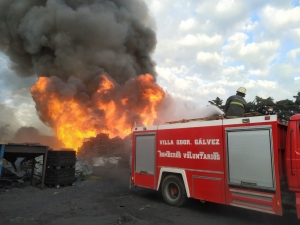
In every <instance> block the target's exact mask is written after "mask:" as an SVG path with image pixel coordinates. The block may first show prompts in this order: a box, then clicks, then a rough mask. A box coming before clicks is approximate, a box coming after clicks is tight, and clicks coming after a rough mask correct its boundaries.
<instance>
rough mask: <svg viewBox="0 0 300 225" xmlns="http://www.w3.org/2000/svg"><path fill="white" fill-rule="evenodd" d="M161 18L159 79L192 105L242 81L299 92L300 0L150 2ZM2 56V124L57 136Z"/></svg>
mask: <svg viewBox="0 0 300 225" xmlns="http://www.w3.org/2000/svg"><path fill="white" fill-rule="evenodd" d="M145 2H146V4H147V5H148V7H149V11H150V14H151V16H152V18H153V21H154V23H155V29H156V35H157V45H156V49H155V51H154V53H153V56H152V58H153V59H154V61H155V62H156V70H157V73H158V78H157V82H158V84H159V85H160V86H161V87H163V89H164V90H165V91H166V92H167V93H168V94H170V95H172V96H174V97H175V98H176V99H181V100H182V101H184V102H186V104H187V105H191V106H197V107H205V106H206V105H208V101H209V100H213V99H215V98H216V97H219V98H221V99H222V100H223V101H224V102H225V101H226V99H227V98H228V97H229V96H230V95H233V94H235V92H236V90H237V89H238V88H239V87H241V86H243V87H245V88H246V89H247V95H246V97H245V99H246V101H248V102H249V101H253V100H254V98H255V96H260V97H263V98H267V97H269V96H271V97H273V98H274V100H275V101H279V100H283V99H290V100H294V98H293V96H294V95H296V94H297V92H298V91H300V66H299V65H300V1H299V0H269V1H267V0H251V1H246V0H211V1H204V0H194V1H187V0H160V1H159V0H145ZM36 80H37V78H36V77H34V76H32V77H28V78H20V77H18V76H17V74H15V72H14V71H12V70H11V69H10V61H9V59H8V58H7V57H6V56H5V55H4V54H3V53H0V108H1V109H2V111H3V110H5V112H6V113H5V116H1V119H0V122H1V123H4V122H7V121H9V122H10V123H11V124H13V126H15V127H17V126H20V125H21V126H35V127H37V128H38V129H40V130H43V132H44V133H51V129H49V128H46V126H45V125H43V124H42V123H41V122H40V121H39V119H38V116H37V115H36V111H35V104H34V102H33V100H32V98H31V94H30V92H29V87H30V86H31V85H33V84H34V83H35V81H36Z"/></svg>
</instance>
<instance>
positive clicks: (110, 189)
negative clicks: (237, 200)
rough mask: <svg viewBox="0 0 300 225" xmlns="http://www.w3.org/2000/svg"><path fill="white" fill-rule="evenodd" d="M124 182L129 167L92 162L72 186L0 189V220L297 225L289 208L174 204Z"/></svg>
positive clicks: (59, 222)
mask: <svg viewBox="0 0 300 225" xmlns="http://www.w3.org/2000/svg"><path fill="white" fill-rule="evenodd" d="M128 186H129V168H110V169H108V168H101V167H94V172H93V176H91V177H89V178H88V179H87V180H84V181H79V182H76V185H75V186H67V187H62V188H54V187H52V188H50V187H46V188H44V189H39V188H37V187H35V186H30V185H28V184H24V185H21V187H14V188H9V189H0V224H1V225H2V224H56V225H60V224H62V225H69V224H70V225H71V224H72V225H77V224H141V225H142V224H143V225H148V224H218V225H220V224H228V225H229V224H230V225H232V224H275V225H276V224H289V225H292V224H299V221H298V220H297V219H296V213H295V212H294V211H289V212H288V213H286V214H285V215H284V216H283V217H279V216H274V215H269V214H265V213H260V212H255V211H250V210H245V209H240V208H235V207H231V206H224V205H218V204H213V203H205V204H203V203H201V202H200V201H196V200H190V201H189V202H188V204H187V205H186V206H185V207H183V208H175V207H171V206H168V205H166V204H165V203H164V202H163V198H162V196H161V193H160V192H156V191H153V190H148V189H144V188H132V189H129V188H128Z"/></svg>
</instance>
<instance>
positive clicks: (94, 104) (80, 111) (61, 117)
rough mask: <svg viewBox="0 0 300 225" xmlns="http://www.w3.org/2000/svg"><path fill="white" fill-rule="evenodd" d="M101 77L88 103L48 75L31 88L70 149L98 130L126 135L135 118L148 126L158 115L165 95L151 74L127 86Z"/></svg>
mask: <svg viewBox="0 0 300 225" xmlns="http://www.w3.org/2000/svg"><path fill="white" fill-rule="evenodd" d="M100 78H101V82H100V84H99V86H98V89H97V91H96V92H95V93H94V94H92V95H91V96H90V99H89V101H87V102H82V101H79V100H78V99H77V98H76V96H72V97H71V98H64V97H63V96H61V94H60V93H59V91H57V88H56V87H55V84H54V82H53V81H52V80H51V79H50V78H47V77H40V78H39V79H38V81H37V82H36V83H35V84H34V85H33V86H32V87H31V90H30V91H31V94H32V96H33V99H34V101H35V102H36V108H37V111H38V115H39V117H40V119H41V120H42V121H43V122H44V123H45V124H47V125H49V126H50V127H52V128H53V129H54V130H55V132H56V135H57V137H58V139H60V140H61V141H62V142H63V143H64V145H65V147H67V148H74V149H76V150H78V148H79V147H80V146H81V145H82V143H83V141H84V139H85V138H89V137H95V136H96V135H97V134H99V133H108V134H109V135H110V137H115V136H120V137H121V138H124V137H125V136H127V135H129V134H130V133H131V129H132V123H133V122H134V121H136V122H137V123H138V124H139V125H145V126H146V125H152V124H153V122H154V120H155V119H156V118H157V107H158V105H159V104H160V103H161V101H162V100H163V98H164V97H165V95H166V94H165V92H164V91H163V89H162V88H161V87H160V86H159V85H158V84H157V83H156V82H155V80H154V78H153V77H152V76H151V75H149V74H146V75H141V76H138V77H136V78H133V79H131V80H129V81H127V82H126V83H125V85H124V86H120V85H118V84H116V83H115V82H114V81H113V80H110V79H109V78H108V77H107V76H105V75H101V76H100Z"/></svg>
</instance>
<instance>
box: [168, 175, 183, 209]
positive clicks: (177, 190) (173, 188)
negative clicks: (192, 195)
mask: <svg viewBox="0 0 300 225" xmlns="http://www.w3.org/2000/svg"><path fill="white" fill-rule="evenodd" d="M162 196H163V198H164V201H165V202H166V203H167V204H168V205H171V206H177V207H180V206H183V205H184V204H185V203H186V201H187V199H188V198H187V195H186V190H185V187H184V184H183V182H182V179H181V178H180V177H179V176H175V175H169V176H167V177H166V178H165V179H164V181H163V183H162Z"/></svg>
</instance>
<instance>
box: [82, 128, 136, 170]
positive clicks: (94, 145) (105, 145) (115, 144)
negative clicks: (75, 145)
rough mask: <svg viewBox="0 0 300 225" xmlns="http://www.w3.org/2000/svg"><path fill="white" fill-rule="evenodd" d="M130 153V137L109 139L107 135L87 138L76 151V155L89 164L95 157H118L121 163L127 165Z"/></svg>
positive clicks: (102, 134) (101, 134)
mask: <svg viewBox="0 0 300 225" xmlns="http://www.w3.org/2000/svg"><path fill="white" fill-rule="evenodd" d="M130 152H131V136H130V135H129V136H127V137H125V138H124V139H122V138H120V137H119V136H117V137H114V138H109V135H108V134H105V133H100V134H98V135H97V136H96V137H92V138H88V139H86V140H85V141H84V143H83V144H82V146H81V147H80V148H79V149H78V155H79V156H83V157H84V158H86V159H88V160H89V161H90V162H91V161H92V159H93V158H96V157H106V158H109V157H120V158H121V162H122V163H124V164H127V165H128V162H129V157H130Z"/></svg>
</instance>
